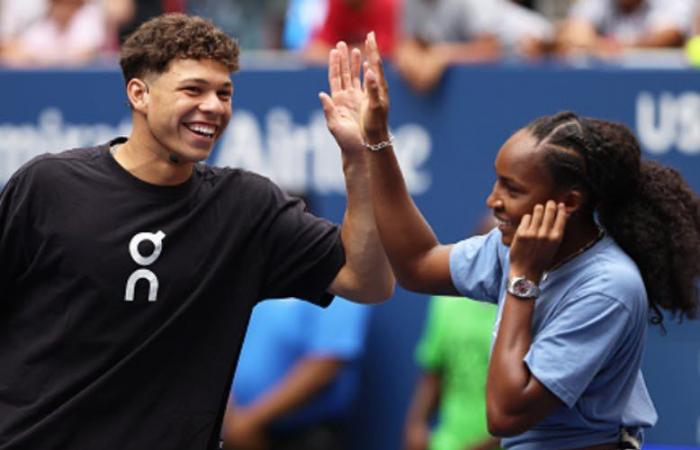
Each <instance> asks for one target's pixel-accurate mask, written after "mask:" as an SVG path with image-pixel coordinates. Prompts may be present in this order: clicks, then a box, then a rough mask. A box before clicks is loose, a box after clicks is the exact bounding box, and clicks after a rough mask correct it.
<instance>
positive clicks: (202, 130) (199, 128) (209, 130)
mask: <svg viewBox="0 0 700 450" xmlns="http://www.w3.org/2000/svg"><path fill="white" fill-rule="evenodd" d="M187 128H189V129H190V130H192V131H194V132H195V133H197V134H201V135H202V136H206V137H212V136H214V133H215V132H216V127H215V126H212V125H201V124H194V125H187Z"/></svg>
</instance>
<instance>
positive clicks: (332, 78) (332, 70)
mask: <svg viewBox="0 0 700 450" xmlns="http://www.w3.org/2000/svg"><path fill="white" fill-rule="evenodd" d="M328 86H329V87H330V90H331V95H335V94H336V93H338V92H340V91H341V90H342V88H343V85H342V81H341V79H340V52H339V51H338V50H337V49H333V50H331V51H330V52H329V53H328Z"/></svg>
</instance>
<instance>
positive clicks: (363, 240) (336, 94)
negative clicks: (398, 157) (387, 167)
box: [320, 42, 394, 303]
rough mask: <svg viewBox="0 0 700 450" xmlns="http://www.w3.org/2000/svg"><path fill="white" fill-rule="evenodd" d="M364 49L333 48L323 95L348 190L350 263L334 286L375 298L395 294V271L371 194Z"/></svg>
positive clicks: (366, 299) (355, 296)
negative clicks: (365, 124) (364, 119)
mask: <svg viewBox="0 0 700 450" xmlns="http://www.w3.org/2000/svg"><path fill="white" fill-rule="evenodd" d="M360 67H361V62H360V52H359V50H353V52H352V55H350V52H349V51H348V48H347V45H346V44H345V43H344V42H340V43H339V44H338V45H337V47H336V48H335V49H333V50H331V52H330V56H329V67H328V78H329V84H330V95H328V94H326V93H321V94H320V98H321V102H322V104H323V110H324V113H325V115H326V121H327V123H328V129H329V130H330V131H331V133H332V134H333V136H334V137H335V139H336V141H337V142H338V145H339V146H340V149H341V153H342V158H343V173H344V175H345V188H346V190H347V202H348V203H347V208H346V211H345V217H344V219H343V226H342V230H341V236H342V240H343V247H344V249H345V258H346V262H345V265H344V266H343V267H342V268H341V269H340V271H339V272H338V275H337V276H336V278H335V279H334V280H333V282H332V283H331V286H330V289H329V290H330V292H331V293H333V294H336V295H339V296H342V297H345V298H348V299H351V300H356V301H360V302H363V303H372V302H377V301H381V300H385V299H387V298H389V297H391V296H392V295H393V290H394V276H393V274H392V272H391V267H390V266H389V263H388V261H387V258H386V255H385V253H384V249H383V247H382V245H381V242H380V240H379V235H378V232H377V227H376V224H375V221H374V214H373V211H372V201H371V198H370V187H369V173H368V167H367V159H366V156H367V155H366V153H367V149H366V148H365V147H364V143H363V137H362V130H361V128H360V120H361V118H360V111H361V108H362V104H363V103H366V101H367V100H366V95H365V93H364V92H363V89H362V85H361V82H360Z"/></svg>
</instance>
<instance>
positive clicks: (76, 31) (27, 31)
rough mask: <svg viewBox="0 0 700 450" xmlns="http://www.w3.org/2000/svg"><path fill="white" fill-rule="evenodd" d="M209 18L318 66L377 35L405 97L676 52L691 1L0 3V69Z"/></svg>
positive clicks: (695, 6)
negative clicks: (445, 86)
mask: <svg viewBox="0 0 700 450" xmlns="http://www.w3.org/2000/svg"><path fill="white" fill-rule="evenodd" d="M175 11H179V12H185V13H190V14H197V15H201V16H204V17H207V18H210V19H211V20H212V21H214V23H216V24H217V25H218V26H219V27H221V28H222V29H224V30H225V31H226V32H228V33H230V34H231V35H233V36H235V37H236V38H237V39H238V41H239V44H240V45H241V47H242V48H243V49H245V50H288V51H290V52H295V53H296V54H298V55H299V56H300V57H303V58H305V60H306V61H308V62H309V63H321V64H322V63H324V62H325V60H326V57H327V53H328V50H329V48H330V47H331V46H332V45H334V44H335V42H336V41H338V40H345V41H347V42H349V43H350V44H357V43H359V42H361V41H362V39H363V38H364V36H365V34H366V33H367V32H368V31H369V30H374V31H375V32H376V33H377V36H378V41H379V43H380V45H381V50H382V52H383V54H384V56H385V57H387V58H393V60H394V63H395V67H396V68H397V69H398V70H399V71H400V72H401V74H402V75H403V76H404V77H405V78H406V80H407V81H408V82H409V83H410V84H411V85H412V86H413V87H414V88H415V89H417V90H428V89H430V88H431V87H432V86H433V85H434V84H435V83H436V81H437V80H439V78H440V75H441V73H442V72H443V70H444V68H445V67H447V66H449V65H450V64H466V63H483V62H492V61H498V60H501V59H503V58H511V59H512V58H518V59H525V60H528V61H537V60H539V59H544V58H569V57H580V56H582V55H585V56H592V57H596V58H603V59H614V58H616V57H618V56H619V55H623V54H625V52H629V51H636V50H639V49H659V48H677V49H681V48H682V47H683V46H684V45H685V43H686V42H688V41H689V40H690V39H691V38H692V37H693V36H694V35H696V34H700V0H539V1H538V0H530V1H527V0H518V1H516V0H22V1H18V0H0V63H2V65H4V66H9V67H36V66H47V65H79V64H87V63H93V64H94V63H95V62H100V61H106V62H110V61H111V62H113V61H114V58H115V55H116V53H117V51H118V49H119V43H120V42H121V41H123V39H124V37H125V36H126V35H128V34H129V32H130V31H132V30H134V29H135V27H137V26H138V25H139V24H140V23H142V22H143V21H144V20H147V19H148V18H150V17H153V16H155V15H158V14H161V13H163V12H175Z"/></svg>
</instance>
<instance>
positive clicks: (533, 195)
mask: <svg viewBox="0 0 700 450" xmlns="http://www.w3.org/2000/svg"><path fill="white" fill-rule="evenodd" d="M543 155H544V153H543V151H541V150H539V149H538V148H537V142H536V140H535V138H534V137H533V136H532V135H531V134H530V132H528V131H527V130H524V129H522V130H519V131H517V132H516V133H515V134H513V135H512V136H511V137H510V138H509V139H508V140H507V141H506V143H505V144H503V147H501V149H500V150H499V152H498V155H497V156H496V161H495V169H496V182H495V184H494V185H493V190H492V191H491V194H489V196H488V197H487V198H486V205H487V206H488V207H489V208H490V209H491V210H493V213H494V216H495V218H496V222H497V225H498V229H499V230H500V231H501V234H502V241H503V244H505V245H508V246H510V244H511V243H512V242H513V237H514V236H515V231H516V230H517V228H518V225H519V224H520V219H521V218H522V217H523V216H524V215H525V214H531V213H532V210H533V209H534V208H535V205H537V204H538V203H539V204H542V205H544V204H545V203H546V202H547V200H555V201H560V199H561V198H563V196H562V190H561V189H556V186H555V185H554V182H553V180H552V177H551V175H550V174H549V172H548V170H547V168H546V167H545V165H544V161H543V159H544V158H543Z"/></svg>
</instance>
